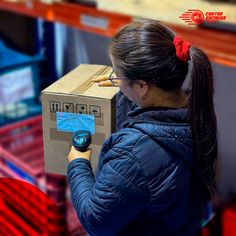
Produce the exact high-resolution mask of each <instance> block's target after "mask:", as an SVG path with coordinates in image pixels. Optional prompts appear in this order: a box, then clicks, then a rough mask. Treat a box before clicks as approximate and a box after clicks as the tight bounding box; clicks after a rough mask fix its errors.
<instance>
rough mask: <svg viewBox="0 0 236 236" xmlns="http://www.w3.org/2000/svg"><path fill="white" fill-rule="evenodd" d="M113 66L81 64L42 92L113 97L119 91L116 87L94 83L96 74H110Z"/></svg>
mask: <svg viewBox="0 0 236 236" xmlns="http://www.w3.org/2000/svg"><path fill="white" fill-rule="evenodd" d="M110 71H111V67H109V66H105V65H89V64H81V65H80V66H78V67H76V68H75V69H74V70H72V71H71V72H69V73H68V74H66V75H65V76H63V77H62V78H61V79H59V80H57V81H56V82H55V83H53V84H52V85H50V86H49V87H47V88H46V89H45V90H43V91H42V93H58V94H70V95H83V96H90V97H97V98H103V99H104V98H107V99H111V98H112V97H113V96H114V95H115V94H116V93H117V92H118V91H119V88H116V87H98V85H97V84H92V83H91V80H92V78H93V77H94V76H98V75H103V74H109V72H110Z"/></svg>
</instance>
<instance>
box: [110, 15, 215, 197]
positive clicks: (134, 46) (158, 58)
mask: <svg viewBox="0 0 236 236" xmlns="http://www.w3.org/2000/svg"><path fill="white" fill-rule="evenodd" d="M174 37H175V34H174V32H173V31H172V30H171V29H169V28H167V27H166V26H164V25H162V24H160V23H159V22H157V21H153V20H144V21H140V22H133V23H131V24H129V25H127V26H125V27H124V28H123V29H121V30H120V31H119V32H118V33H117V34H116V35H115V36H114V37H113V38H112V40H111V43H110V46H109V53H110V55H111V58H112V60H113V65H114V66H115V67H116V68H117V69H118V70H119V71H118V72H120V73H122V76H125V77H126V78H127V79H128V81H129V82H130V83H131V84H132V83H134V82H135V81H136V80H144V81H146V82H147V83H150V84H154V85H156V86H157V87H159V88H161V89H164V90H166V91H174V90H179V89H181V87H182V85H183V82H184V80H185V79H186V76H187V73H188V70H189V65H188V63H187V62H183V61H181V60H180V59H179V58H177V56H176V49H175V45H174V44H173V40H174ZM189 53H190V59H191V62H192V65H193V66H192V71H191V80H190V85H189V89H188V102H187V103H188V104H187V106H188V117H189V123H190V125H191V129H192V136H193V144H194V145H193V146H194V155H196V158H197V163H198V167H197V169H198V170H199V171H200V173H201V178H202V182H203V184H204V190H205V191H204V192H205V193H206V194H208V196H209V194H213V193H214V191H215V179H214V177H215V162H216V157H217V139H216V116H215V111H214V104H213V77H212V68H211V64H210V62H209V59H208V58H207V56H206V55H205V53H204V52H203V51H201V50H200V49H198V48H195V47H190V49H189Z"/></svg>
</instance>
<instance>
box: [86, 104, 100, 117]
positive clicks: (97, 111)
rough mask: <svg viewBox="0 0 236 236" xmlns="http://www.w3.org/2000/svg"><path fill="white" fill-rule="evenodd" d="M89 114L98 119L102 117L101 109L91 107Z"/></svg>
mask: <svg viewBox="0 0 236 236" xmlns="http://www.w3.org/2000/svg"><path fill="white" fill-rule="evenodd" d="M89 114H91V115H94V116H95V117H97V118H100V117H101V107H99V106H89Z"/></svg>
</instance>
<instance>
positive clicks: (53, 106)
mask: <svg viewBox="0 0 236 236" xmlns="http://www.w3.org/2000/svg"><path fill="white" fill-rule="evenodd" d="M57 111H61V104H60V102H50V112H57Z"/></svg>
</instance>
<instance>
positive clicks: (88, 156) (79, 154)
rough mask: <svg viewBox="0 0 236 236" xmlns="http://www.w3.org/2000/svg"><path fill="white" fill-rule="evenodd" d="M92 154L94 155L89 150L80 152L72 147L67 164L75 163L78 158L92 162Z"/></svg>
mask: <svg viewBox="0 0 236 236" xmlns="http://www.w3.org/2000/svg"><path fill="white" fill-rule="evenodd" d="M91 154H92V150H91V149H88V150H87V151H85V152H80V151H78V150H76V149H75V147H74V146H72V147H71V149H70V153H69V155H68V157H67V162H68V163H70V162H71V161H73V160H75V159H77V158H84V159H86V160H88V161H91Z"/></svg>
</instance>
